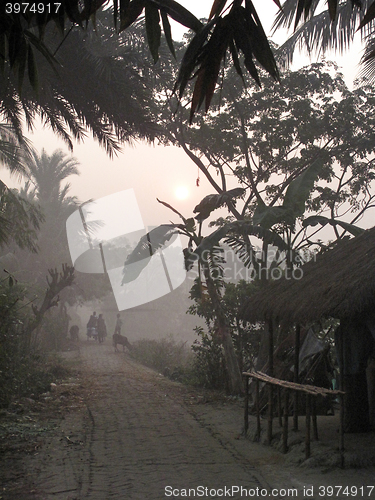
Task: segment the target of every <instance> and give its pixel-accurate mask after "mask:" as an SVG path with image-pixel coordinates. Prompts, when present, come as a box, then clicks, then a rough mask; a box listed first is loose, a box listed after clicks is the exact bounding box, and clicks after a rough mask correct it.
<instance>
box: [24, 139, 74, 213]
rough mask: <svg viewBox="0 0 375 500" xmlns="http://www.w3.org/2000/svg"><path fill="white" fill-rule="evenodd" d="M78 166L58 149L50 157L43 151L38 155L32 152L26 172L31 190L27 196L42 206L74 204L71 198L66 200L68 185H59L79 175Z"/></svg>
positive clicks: (71, 158)
mask: <svg viewBox="0 0 375 500" xmlns="http://www.w3.org/2000/svg"><path fill="white" fill-rule="evenodd" d="M78 165H79V163H78V161H77V160H76V159H75V158H73V157H70V156H68V155H67V154H66V153H64V152H63V151H61V150H60V149H57V150H56V151H54V152H53V153H52V155H48V154H47V152H46V151H45V150H44V149H42V152H41V153H40V154H39V153H37V152H36V151H35V150H34V151H32V155H31V159H30V162H29V164H28V172H27V177H28V179H29V183H30V184H29V186H30V188H31V189H30V190H29V195H30V196H31V197H32V198H34V199H37V200H38V202H39V203H40V205H42V206H48V205H51V204H52V205H53V204H57V203H58V204H61V203H63V202H65V204H66V203H71V202H74V199H73V198H67V193H68V191H69V188H70V184H69V183H68V184H66V185H65V186H64V187H61V183H62V181H64V180H65V179H66V178H67V177H70V176H71V175H79V170H78V168H77V166H78ZM31 186H33V187H31Z"/></svg>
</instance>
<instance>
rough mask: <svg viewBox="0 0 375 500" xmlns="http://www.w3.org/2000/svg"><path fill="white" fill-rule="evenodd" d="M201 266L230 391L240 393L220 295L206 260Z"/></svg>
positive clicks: (234, 354)
mask: <svg viewBox="0 0 375 500" xmlns="http://www.w3.org/2000/svg"><path fill="white" fill-rule="evenodd" d="M202 266H203V272H204V276H205V279H206V284H207V290H208V293H209V295H210V299H211V302H212V305H213V308H214V311H215V315H216V319H217V323H216V324H217V333H218V336H219V337H220V339H221V342H222V345H223V349H224V358H225V364H226V368H227V371H228V377H229V388H230V392H231V393H232V394H242V393H243V392H244V389H243V384H242V374H241V371H240V367H239V364H238V359H237V356H236V351H235V350H234V345H233V339H232V335H231V333H230V329H229V327H228V325H227V321H226V318H225V313H224V311H223V307H222V302H221V297H220V294H219V292H218V291H217V289H216V287H215V283H214V282H213V279H212V277H211V274H210V269H209V266H208V264H207V262H204V263H202Z"/></svg>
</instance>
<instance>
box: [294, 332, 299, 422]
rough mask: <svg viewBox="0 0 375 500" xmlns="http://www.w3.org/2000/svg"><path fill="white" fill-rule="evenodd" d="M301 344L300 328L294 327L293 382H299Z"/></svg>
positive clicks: (296, 413) (295, 405)
mask: <svg viewBox="0 0 375 500" xmlns="http://www.w3.org/2000/svg"><path fill="white" fill-rule="evenodd" d="M300 342H301V327H300V325H296V331H295V341H294V376H293V382H294V383H295V384H298V382H299V350H300ZM293 430H295V431H298V392H297V391H294V409H293Z"/></svg>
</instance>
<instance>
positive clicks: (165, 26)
mask: <svg viewBox="0 0 375 500" xmlns="http://www.w3.org/2000/svg"><path fill="white" fill-rule="evenodd" d="M160 15H161V20H162V23H163V31H164V34H165V38H166V40H167V44H168V47H169V50H170V51H171V54H172V55H173V57H174V58H175V59H176V53H175V50H174V46H173V40H172V31H171V25H170V24H169V19H168V16H167V14H166V13H165V12H164V11H163V10H162V11H161V12H160Z"/></svg>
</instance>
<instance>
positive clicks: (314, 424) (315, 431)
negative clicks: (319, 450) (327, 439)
mask: <svg viewBox="0 0 375 500" xmlns="http://www.w3.org/2000/svg"><path fill="white" fill-rule="evenodd" d="M311 420H312V427H313V439H314V441H319V436H318V419H317V418H316V397H315V398H311Z"/></svg>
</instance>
